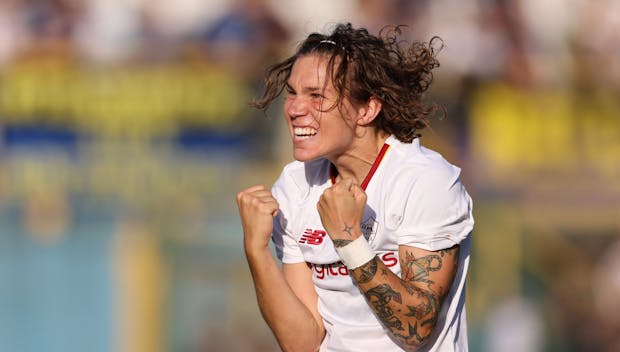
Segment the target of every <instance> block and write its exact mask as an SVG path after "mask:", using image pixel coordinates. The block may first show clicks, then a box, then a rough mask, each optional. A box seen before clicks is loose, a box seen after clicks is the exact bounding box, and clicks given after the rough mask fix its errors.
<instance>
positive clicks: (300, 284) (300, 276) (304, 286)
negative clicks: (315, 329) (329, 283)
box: [282, 262, 325, 332]
mask: <svg viewBox="0 0 620 352" xmlns="http://www.w3.org/2000/svg"><path fill="white" fill-rule="evenodd" d="M282 273H283V274H284V278H285V280H286V281H287V283H288V284H289V286H290V287H291V289H292V290H293V293H294V294H295V296H297V298H298V299H299V300H300V301H301V303H303V305H304V306H306V308H307V309H308V311H309V312H310V313H311V314H312V316H313V317H314V320H315V321H316V323H317V325H318V326H319V328H320V330H321V331H323V332H324V331H325V328H324V326H323V319H322V318H321V315H320V314H319V307H318V301H319V296H318V295H317V293H316V289H315V288H314V283H313V282H312V269H311V268H310V267H309V266H308V264H307V263H306V262H301V263H294V264H287V263H284V264H282Z"/></svg>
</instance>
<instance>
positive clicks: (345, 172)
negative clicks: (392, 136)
mask: <svg viewBox="0 0 620 352" xmlns="http://www.w3.org/2000/svg"><path fill="white" fill-rule="evenodd" d="M388 136H389V135H388V134H386V133H383V132H381V133H376V134H373V136H368V138H361V139H360V140H359V143H356V144H357V147H352V148H349V149H348V150H347V151H346V152H344V153H343V154H341V155H339V156H338V157H336V158H334V159H333V160H332V159H331V158H330V161H331V162H332V164H334V166H336V170H338V176H337V177H338V178H343V179H346V178H352V179H354V180H356V181H357V183H358V184H362V182H363V181H364V179H365V178H366V175H368V172H369V171H370V168H371V167H372V165H373V163H374V162H375V160H376V159H377V156H378V155H379V152H380V151H381V148H382V147H383V144H384V143H385V140H386V139H387V138H388Z"/></svg>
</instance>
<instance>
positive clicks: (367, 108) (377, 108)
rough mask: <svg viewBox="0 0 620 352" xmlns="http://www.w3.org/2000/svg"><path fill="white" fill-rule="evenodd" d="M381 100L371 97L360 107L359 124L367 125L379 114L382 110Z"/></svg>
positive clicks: (358, 111)
mask: <svg viewBox="0 0 620 352" xmlns="http://www.w3.org/2000/svg"><path fill="white" fill-rule="evenodd" d="M381 108H382V105H381V101H379V99H377V98H375V97H370V99H368V101H367V102H366V103H365V104H363V105H362V106H360V107H359V109H358V110H357V113H358V119H357V124H358V125H360V126H367V125H369V124H370V123H372V121H373V120H374V119H375V117H377V115H379V112H381Z"/></svg>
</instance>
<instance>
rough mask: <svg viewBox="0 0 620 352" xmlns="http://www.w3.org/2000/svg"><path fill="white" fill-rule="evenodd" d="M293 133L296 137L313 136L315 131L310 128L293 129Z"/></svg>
mask: <svg viewBox="0 0 620 352" xmlns="http://www.w3.org/2000/svg"><path fill="white" fill-rule="evenodd" d="M293 132H294V133H295V135H296V136H314V135H315V134H316V132H317V131H316V130H315V129H314V128H310V127H304V128H301V127H295V128H294V129H293Z"/></svg>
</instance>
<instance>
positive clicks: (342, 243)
mask: <svg viewBox="0 0 620 352" xmlns="http://www.w3.org/2000/svg"><path fill="white" fill-rule="evenodd" d="M332 242H333V243H334V247H337V248H340V247H344V246H346V245H347V244H349V243H351V242H353V240H332Z"/></svg>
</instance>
